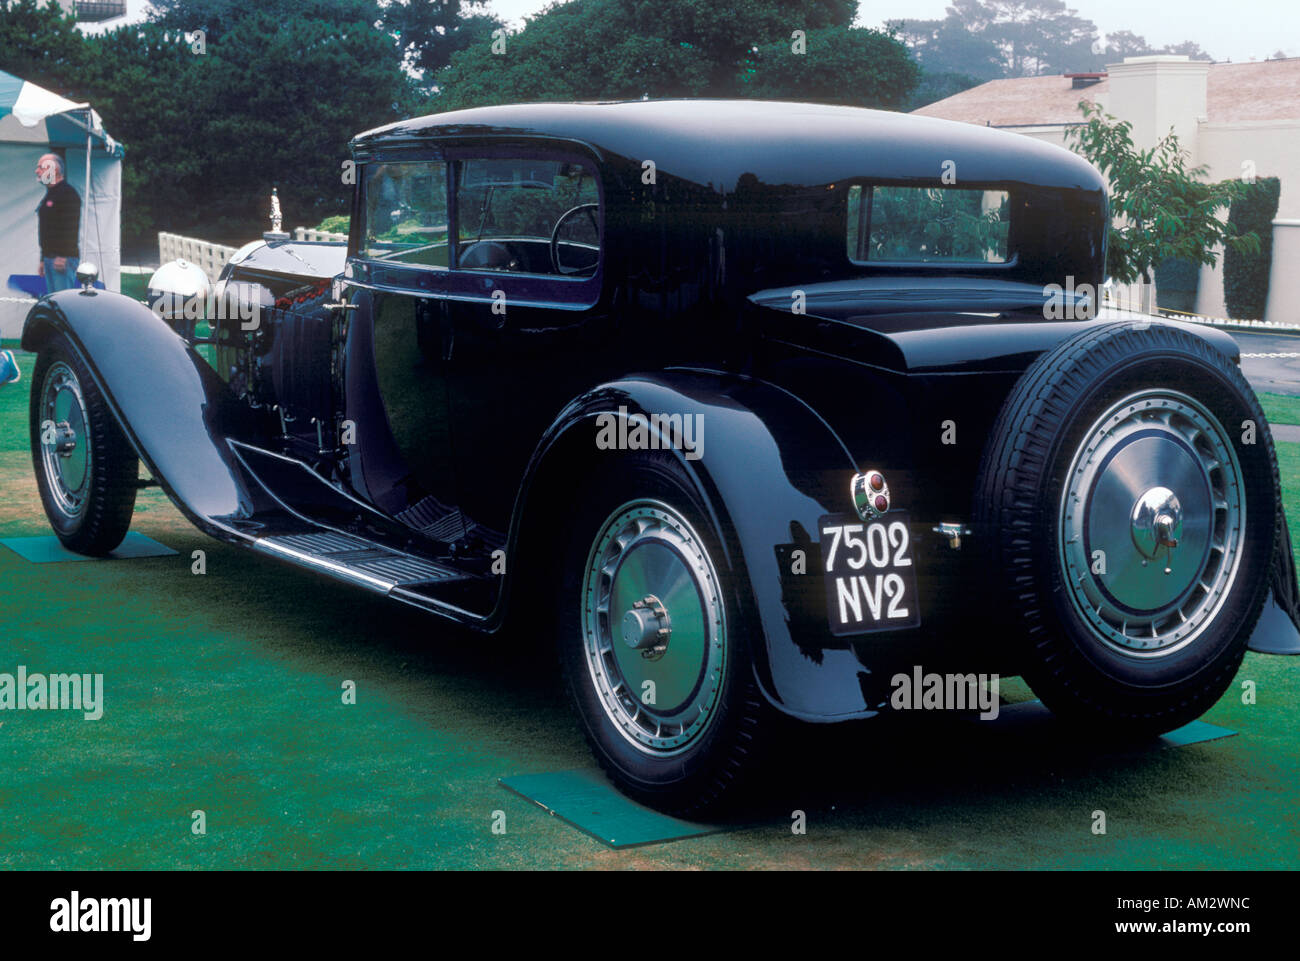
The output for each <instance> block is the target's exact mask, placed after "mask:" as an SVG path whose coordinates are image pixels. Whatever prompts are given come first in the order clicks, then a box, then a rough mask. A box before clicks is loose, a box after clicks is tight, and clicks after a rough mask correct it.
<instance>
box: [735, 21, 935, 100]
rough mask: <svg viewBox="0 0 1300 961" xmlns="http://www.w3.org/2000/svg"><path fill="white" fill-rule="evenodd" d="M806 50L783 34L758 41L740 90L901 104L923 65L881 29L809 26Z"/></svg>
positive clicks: (790, 97) (779, 96)
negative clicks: (765, 41) (773, 39)
mask: <svg viewBox="0 0 1300 961" xmlns="http://www.w3.org/2000/svg"><path fill="white" fill-rule="evenodd" d="M804 42H805V43H806V52H804V53H801V54H797V53H794V52H793V51H792V50H791V46H792V45H791V43H790V42H788V41H785V40H781V41H778V42H776V43H772V44H765V45H763V46H760V47H759V48H758V50H757V52H756V53H755V54H754V56H753V58H752V60H753V63H754V73H753V74H750V75H748V77H749V79H747V80H745V81H743V82H742V85H741V88H740V93H741V94H742V95H743V96H747V97H758V98H762V99H767V100H777V99H785V100H802V101H811V102H815V103H838V104H846V105H849V106H857V107H882V108H886V109H898V108H900V107H902V106H903V105H904V103H905V102H906V100H907V97H908V95H909V94H910V93H911V91H912V90H913V88H915V87H916V85H917V82H918V81H919V80H920V76H921V70H920V68H919V67H918V66H917V65H916V63H915V61H913V60H912V58H911V57H909V56H908V54H907V48H906V47H904V46H903V45H902V44H901V43H900V42H898V40H897V38H896V37H894V36H892V35H891V34H888V33H884V32H882V31H879V30H863V29H856V30H843V29H840V28H835V27H831V28H827V29H823V30H813V31H810V32H809V33H808V35H807V37H806V38H805V40H804Z"/></svg>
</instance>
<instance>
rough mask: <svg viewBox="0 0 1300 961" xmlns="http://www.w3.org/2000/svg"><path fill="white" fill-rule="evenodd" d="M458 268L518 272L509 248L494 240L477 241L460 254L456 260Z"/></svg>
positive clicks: (515, 261) (516, 263) (516, 262)
mask: <svg viewBox="0 0 1300 961" xmlns="http://www.w3.org/2000/svg"><path fill="white" fill-rule="evenodd" d="M456 263H457V265H458V266H460V267H477V268H479V269H480V270H518V269H519V261H518V259H517V258H516V257H515V255H514V254H512V253H511V252H510V248H509V247H507V246H506V245H505V244H502V243H498V242H497V241H495V240H479V241H476V242H474V243H472V244H470V245H469V246H468V247H466V248H465V249H464V250H462V251H461V252H460V256H459V257H457V258H456Z"/></svg>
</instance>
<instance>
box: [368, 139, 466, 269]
mask: <svg viewBox="0 0 1300 961" xmlns="http://www.w3.org/2000/svg"><path fill="white" fill-rule="evenodd" d="M364 196H365V206H366V209H365V222H364V224H363V226H362V233H361V256H362V257H365V258H367V259H369V260H389V261H396V262H399V263H405V264H416V265H419V266H422V267H446V266H447V264H448V259H447V249H448V238H447V165H446V164H444V163H431V162H427V161H420V162H402V163H381V164H368V165H367V166H366V173H365V194H364Z"/></svg>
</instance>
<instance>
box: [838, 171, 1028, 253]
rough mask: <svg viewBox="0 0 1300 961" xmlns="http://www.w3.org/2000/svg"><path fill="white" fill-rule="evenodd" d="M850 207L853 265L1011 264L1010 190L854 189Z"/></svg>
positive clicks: (877, 186)
mask: <svg viewBox="0 0 1300 961" xmlns="http://www.w3.org/2000/svg"><path fill="white" fill-rule="evenodd" d="M848 204H849V209H848V238H847V240H848V255H849V259H850V260H851V261H853V262H854V263H858V264H867V263H872V264H875V263H911V264H928V263H980V264H1003V263H1006V262H1007V257H1008V251H1007V238H1008V236H1009V234H1010V224H1009V223H1008V215H1009V209H1010V204H1009V198H1008V195H1007V192H1006V191H1005V190H976V189H970V188H963V187H891V186H879V185H876V186H869V187H863V186H854V187H850V188H849V193H848Z"/></svg>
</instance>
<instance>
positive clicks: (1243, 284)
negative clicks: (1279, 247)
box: [1223, 177, 1282, 320]
mask: <svg viewBox="0 0 1300 961" xmlns="http://www.w3.org/2000/svg"><path fill="white" fill-rule="evenodd" d="M1242 186H1243V187H1244V189H1243V190H1242V191H1241V193H1240V195H1239V196H1238V197H1237V199H1235V200H1233V202H1232V206H1231V207H1230V208H1229V209H1228V228H1229V229H1230V230H1232V231H1234V232H1235V233H1237V234H1246V233H1250V232H1252V231H1253V232H1254V233H1255V234H1256V235H1257V236H1258V237H1259V241H1260V243H1259V252H1258V253H1251V252H1249V251H1246V250H1233V249H1232V248H1231V247H1229V248H1228V250H1227V251H1226V252H1225V253H1224V256H1223V299H1224V303H1226V304H1227V307H1228V316H1229V317H1236V318H1239V319H1242V320H1258V319H1259V318H1261V317H1263V316H1264V305H1265V304H1267V303H1268V272H1269V268H1270V267H1271V266H1272V263H1273V218H1274V217H1276V216H1277V201H1278V196H1279V195H1280V194H1281V192H1282V182H1281V181H1280V180H1278V179H1277V178H1276V177H1261V178H1259V179H1258V180H1257V181H1255V183H1253V184H1243V185H1242Z"/></svg>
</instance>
